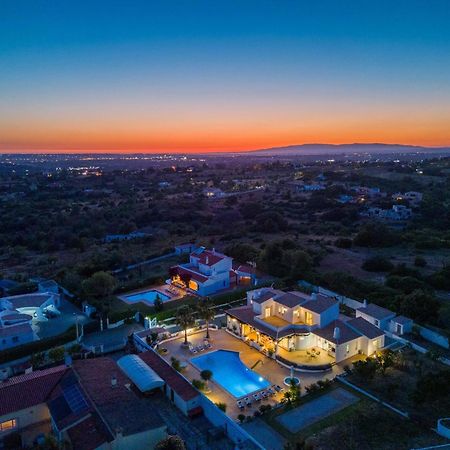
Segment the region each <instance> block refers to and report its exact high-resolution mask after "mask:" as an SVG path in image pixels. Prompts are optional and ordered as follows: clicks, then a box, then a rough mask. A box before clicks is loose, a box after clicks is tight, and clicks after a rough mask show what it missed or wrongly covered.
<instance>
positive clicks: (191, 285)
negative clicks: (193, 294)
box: [189, 280, 198, 291]
mask: <svg viewBox="0 0 450 450" xmlns="http://www.w3.org/2000/svg"><path fill="white" fill-rule="evenodd" d="M189 289H192V290H193V291H198V284H197V283H196V282H195V281H192V280H190V281H189Z"/></svg>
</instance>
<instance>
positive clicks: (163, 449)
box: [155, 436, 186, 450]
mask: <svg viewBox="0 0 450 450" xmlns="http://www.w3.org/2000/svg"><path fill="white" fill-rule="evenodd" d="M155 450H186V446H185V445H184V441H183V439H181V438H180V437H179V436H169V437H167V438H165V439H163V440H162V441H159V442H158V443H157V444H156V446H155Z"/></svg>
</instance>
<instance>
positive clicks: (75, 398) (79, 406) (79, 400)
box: [63, 384, 88, 414]
mask: <svg viewBox="0 0 450 450" xmlns="http://www.w3.org/2000/svg"><path fill="white" fill-rule="evenodd" d="M63 392H64V398H65V399H66V401H67V403H68V404H69V407H70V409H71V410H72V411H73V412H74V413H75V414H78V413H79V412H81V411H83V410H84V409H87V408H88V404H87V402H86V399H85V398H84V396H83V394H82V392H81V391H80V389H79V388H78V386H77V385H76V384H73V385H72V386H68V387H66V388H65V389H64V391H63Z"/></svg>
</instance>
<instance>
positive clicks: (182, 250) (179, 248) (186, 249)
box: [174, 242, 198, 255]
mask: <svg viewBox="0 0 450 450" xmlns="http://www.w3.org/2000/svg"><path fill="white" fill-rule="evenodd" d="M174 248H175V253H176V254H177V255H184V254H186V253H192V252H194V251H195V250H197V248H198V245H196V244H193V243H192V242H187V243H185V244H180V245H175V247H174Z"/></svg>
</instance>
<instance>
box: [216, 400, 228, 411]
mask: <svg viewBox="0 0 450 450" xmlns="http://www.w3.org/2000/svg"><path fill="white" fill-rule="evenodd" d="M216 406H217V407H218V408H219V409H220V410H221V411H223V412H226V411H227V404H226V403H221V402H217V403H216Z"/></svg>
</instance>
